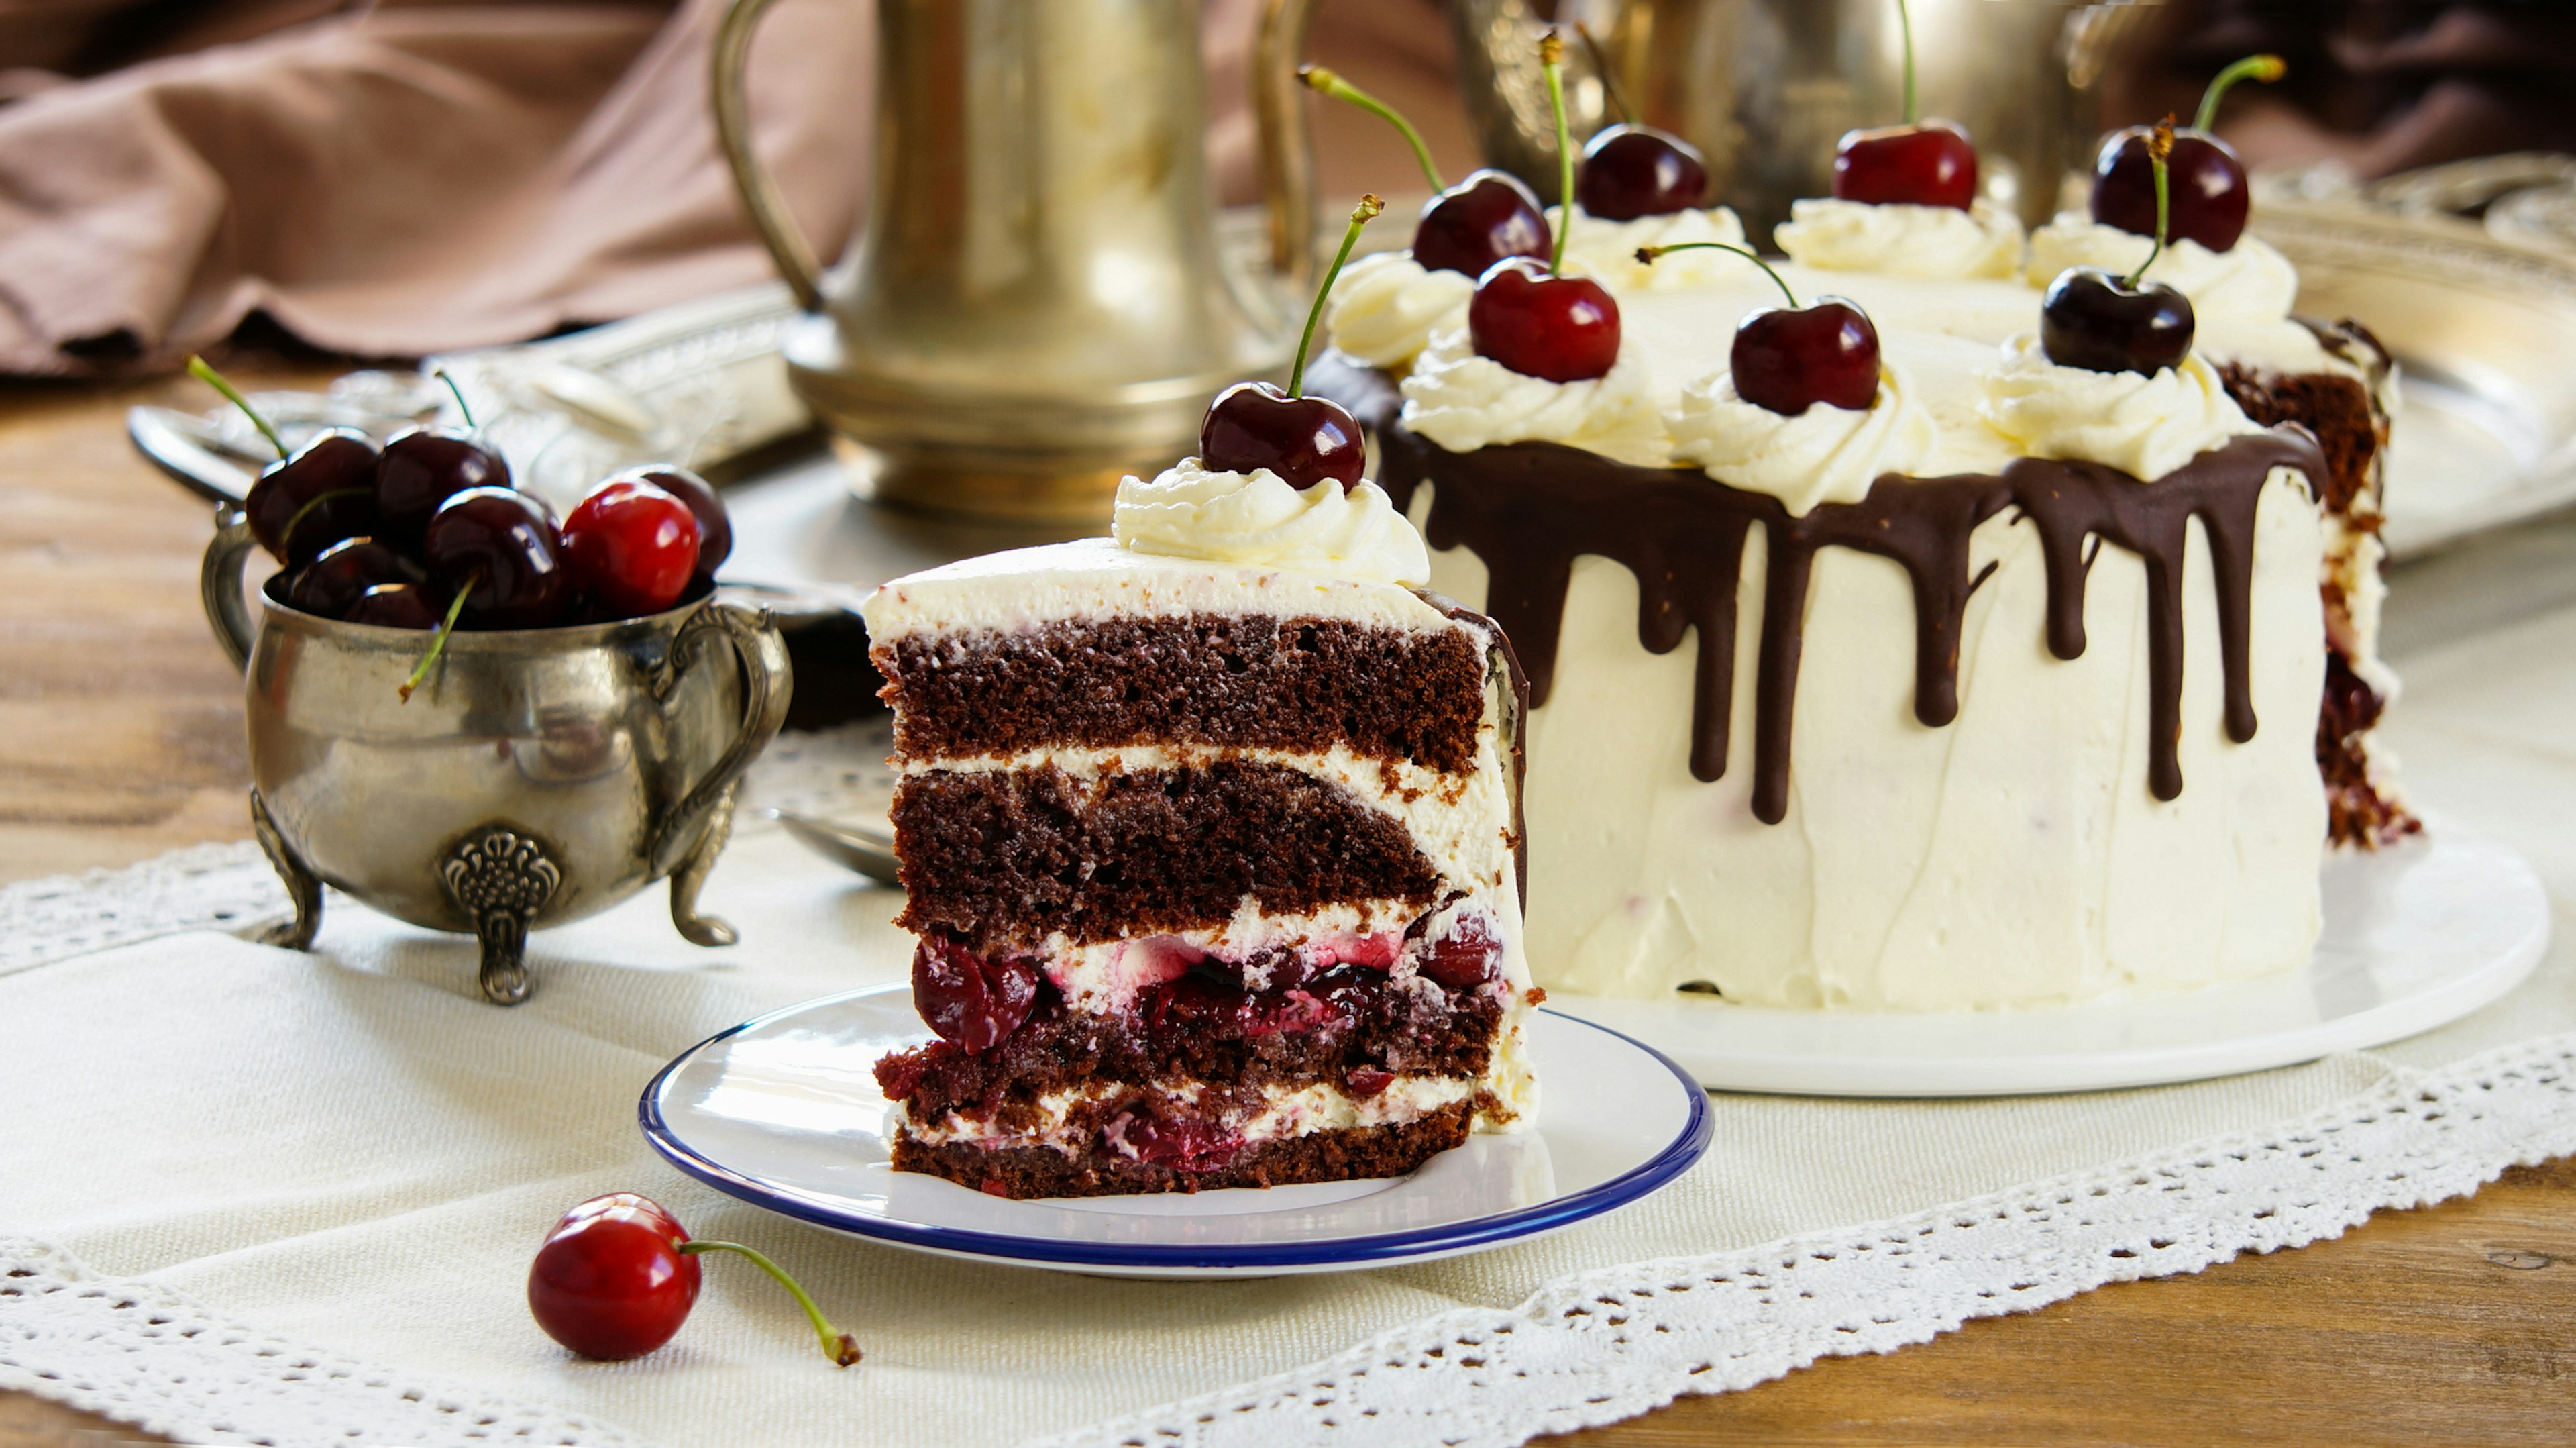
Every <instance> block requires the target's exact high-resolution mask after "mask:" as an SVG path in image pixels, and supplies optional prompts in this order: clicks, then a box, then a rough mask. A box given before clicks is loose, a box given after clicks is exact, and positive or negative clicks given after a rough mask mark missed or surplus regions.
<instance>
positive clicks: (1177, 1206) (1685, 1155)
mask: <svg viewBox="0 0 2576 1448" xmlns="http://www.w3.org/2000/svg"><path fill="white" fill-rule="evenodd" d="M1527 1031H1528V1035H1527V1040H1528V1044H1529V1053H1530V1063H1531V1066H1532V1067H1533V1069H1535V1070H1536V1072H1537V1073H1538V1077H1539V1089H1540V1102H1539V1109H1538V1113H1537V1120H1536V1123H1535V1125H1534V1126H1532V1127H1531V1128H1530V1129H1528V1130H1524V1131H1513V1132H1505V1133H1501V1134H1497V1135H1487V1136H1473V1137H1470V1138H1468V1140H1467V1143H1466V1144H1465V1145H1464V1146H1460V1147H1458V1148H1456V1149H1454V1150H1451V1151H1445V1152H1442V1153H1441V1154H1440V1155H1438V1156H1436V1157H1433V1158H1432V1159H1431V1160H1430V1161H1428V1162H1426V1163H1424V1164H1423V1166H1422V1167H1421V1168H1420V1169H1418V1170H1416V1171H1414V1172H1413V1173H1411V1174H1410V1175H1407V1176H1401V1177H1385V1178H1378V1179H1374V1180H1369V1181H1351V1182H1318V1183H1312V1184H1308V1185H1300V1186H1284V1187H1269V1188H1259V1189H1255V1188H1241V1187H1238V1188H1230V1189H1226V1190H1222V1191H1207V1192H1200V1193H1197V1194H1196V1195H1186V1194H1184V1195H1172V1196H1127V1197H1087V1198H1060V1199H1055V1200H1047V1201H1009V1200H1006V1199H1003V1198H999V1197H991V1196H986V1195H985V1194H984V1193H982V1192H979V1191H975V1190H973V1189H972V1188H968V1187H962V1186H959V1185H957V1184H956V1183H954V1182H950V1181H946V1180H943V1179H941V1178H938V1177H933V1176H923V1175H920V1174H918V1173H913V1172H899V1171H896V1170H894V1168H893V1167H892V1166H891V1165H890V1164H889V1162H888V1157H887V1146H888V1143H887V1139H886V1115H887V1105H888V1103H887V1101H886V1099H885V1096H884V1094H883V1093H882V1092H881V1091H879V1090H878V1089H877V1082H876V1077H875V1075H874V1071H873V1068H874V1067H875V1065H876V1063H877V1060H878V1058H880V1057H882V1056H884V1055H885V1054H886V1053H888V1052H890V1051H894V1050H899V1049H902V1048H903V1047H906V1046H915V1045H919V1044H921V1043H922V1042H924V1041H926V1040H929V1039H930V1032H929V1030H928V1029H927V1028H926V1027H924V1026H923V1025H922V1023H921V1017H920V1015H919V1014H918V1013H916V1012H915V1011H914V1010H913V1005H912V990H911V988H910V987H908V986H900V985H898V986H880V987H877V988H875V989H872V990H864V991H855V992H852V993H851V994H848V995H838V996H828V997H825V998H824V999H822V1000H816V1001H808V1002H806V1003H804V1004H803V1005H797V1006H790V1007H788V1008H787V1009H785V1010H783V1011H778V1012H775V1013H773V1014H770V1015H766V1016H763V1017H761V1018H760V1019H758V1020H754V1021H748V1022H745V1023H744V1024H742V1025H739V1026H736V1027H734V1028H733V1029H732V1030H729V1031H726V1032H725V1033H723V1034H722V1035H719V1036H716V1037H714V1038H713V1039H710V1040H707V1041H704V1042H701V1043H700V1044H698V1045H696V1046H693V1047H691V1048H690V1049H689V1050H687V1051H686V1052H683V1053H682V1054H681V1055H680V1057H679V1059H677V1060H675V1061H673V1062H672V1063H671V1064H670V1065H668V1066H666V1067H664V1068H663V1070H662V1072H661V1074H660V1075H658V1076H656V1077H654V1079H653V1084H652V1085H651V1086H649V1087H647V1088H645V1091H644V1098H643V1101H642V1102H641V1104H640V1107H639V1113H638V1114H639V1115H640V1117H641V1119H642V1125H643V1129H644V1138H645V1140H646V1141H648V1142H649V1143H651V1145H652V1147H653V1149H654V1150H656V1151H658V1152H660V1153H661V1154H662V1155H663V1156H664V1157H665V1158H667V1159H669V1161H670V1162H671V1164H672V1165H673V1166H676V1167H678V1168H679V1169H680V1170H681V1171H684V1172H686V1173H688V1174H689V1175H690V1176H693V1177H696V1178H697V1179H698V1180H700V1181H702V1182H705V1183H707V1184H708V1185H710V1186H712V1187H714V1188H716V1189H717V1190H718V1191H721V1192H726V1193H729V1194H731V1195H733V1196H736V1197H739V1198H741V1199H742V1200H744V1201H747V1202H750V1203H752V1204H753V1205H755V1206H760V1207H766V1208H768V1209H769V1210H771V1211H774V1212H778V1213H780V1214H782V1215H784V1216H789V1217H793V1218H795V1219H797V1220H798V1221H803V1222H810V1223H813V1224H814V1225H816V1226H819V1227H827V1228H830V1229H831V1230H833V1231H836V1232H843V1233H847V1234H849V1235H851V1236H855V1237H863V1238H866V1239H868V1240H870V1241H875V1242H882V1243H884V1244H886V1245H888V1246H894V1247H905V1248H910V1249H911V1250H913V1251H917V1252H927V1253H930V1254H932V1255H934V1256H943V1257H963V1258H967V1259H970V1260H974V1261H981V1262H994V1263H1000V1264H1003V1265H1008V1266H1019V1267H1042V1268H1051V1269H1054V1270H1057V1271H1065V1272H1083V1273H1089V1274H1092V1275H1094V1276H1104V1277H1274V1276H1284V1275H1287V1274H1291V1273H1311V1272H1347V1271H1352V1270H1354V1269H1358V1268H1364V1267H1392V1266H1395V1265H1397V1264H1400V1263H1406V1262H1428V1261H1433V1260H1436V1259H1438V1258H1442V1257H1455V1256H1458V1255H1461V1254H1463V1253H1468V1252H1481V1251H1484V1250H1485V1249H1487V1248H1491V1247H1500V1246H1503V1245H1505V1244H1506V1243H1511V1242H1521V1241H1527V1240H1529V1239H1530V1238H1533V1237H1540V1236H1545V1235H1546V1234H1548V1233H1550V1232H1555V1231H1561V1230H1563V1229H1564V1228H1567V1227H1570V1226H1573V1225H1574V1224H1575V1223H1577V1222H1581V1221H1585V1220H1588V1219H1590V1218H1592V1217H1596V1216H1599V1215H1601V1214H1602V1213H1604V1212H1608V1211H1613V1210H1615V1209H1617V1208H1619V1207H1623V1206H1626V1205H1628V1204H1629V1203H1631V1202H1634V1201H1636V1200H1638V1199H1639V1198H1641V1197H1644V1196H1646V1195H1647V1194H1649V1193H1651V1192H1653V1191H1655V1190H1657V1189H1658V1188H1660V1187H1663V1186H1665V1185H1666V1184H1668V1183H1670V1182H1671V1181H1672V1180H1673V1179H1674V1178H1676V1177H1678V1176H1680V1175H1681V1174H1682V1173H1683V1172H1685V1171H1687V1170H1689V1169H1690V1166H1691V1164H1692V1163H1693V1162H1696V1161H1697V1160H1699V1158H1700V1156H1701V1154H1702V1153H1704V1152H1706V1151H1707V1150H1708V1144H1709V1139H1710V1137H1711V1135H1712V1133H1713V1131H1714V1121H1715V1118H1714V1117H1713V1116H1712V1115H1711V1114H1710V1112H1709V1107H1708V1098H1707V1097H1706V1096H1705V1095H1703V1094H1701V1092H1700V1089H1699V1087H1698V1086H1696V1085H1695V1084H1693V1083H1692V1081H1691V1078H1690V1076H1689V1075H1688V1074H1687V1073H1685V1072H1684V1071H1683V1070H1682V1068H1681V1067H1680V1066H1678V1065H1676V1064H1674V1063H1673V1062H1672V1061H1670V1060H1667V1059H1666V1058H1664V1057H1663V1056H1661V1055H1658V1054H1657V1053H1656V1052H1654V1051H1653V1050H1651V1049H1649V1048H1647V1047H1645V1046H1641V1045H1639V1044H1638V1043H1637V1042H1635V1041H1632V1040H1629V1039H1628V1038H1626V1037H1624V1036H1622V1035H1620V1034H1618V1033H1617V1032H1616V1031H1612V1030H1609V1029H1607V1028H1604V1027H1601V1026H1596V1025H1591V1024H1588V1023H1586V1022H1583V1021H1578V1020H1575V1019H1573V1018H1571V1017H1568V1016H1563V1015H1558V1014H1555V1013H1553V1012H1550V1011H1544V1010H1542V1011H1538V1012H1536V1013H1534V1014H1533V1015H1532V1016H1531V1018H1530V1022H1529V1025H1528V1027H1527Z"/></svg>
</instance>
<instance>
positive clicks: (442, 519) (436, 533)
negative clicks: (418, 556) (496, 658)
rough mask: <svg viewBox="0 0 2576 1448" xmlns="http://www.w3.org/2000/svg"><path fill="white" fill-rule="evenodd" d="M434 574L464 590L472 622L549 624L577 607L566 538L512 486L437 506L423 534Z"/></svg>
mask: <svg viewBox="0 0 2576 1448" xmlns="http://www.w3.org/2000/svg"><path fill="white" fill-rule="evenodd" d="M421 552H422V554H423V556H424V557H426V558H427V559H428V562H429V571H430V574H431V576H432V577H434V578H436V579H438V580H439V581H440V582H442V583H444V584H446V585H447V586H448V587H450V588H457V589H464V590H466V598H465V614H464V620H463V621H464V622H465V623H466V624H468V625H470V626H471V627H474V628H484V629H513V628H546V627H550V626H551V625H553V624H555V623H557V622H559V621H560V620H561V619H562V618H563V616H564V614H565V612H566V611H567V610H568V609H569V608H570V607H571V606H572V603H573V601H574V598H573V595H574V592H575V585H574V582H573V573H572V568H571V566H570V564H569V563H568V562H567V561H566V560H565V558H564V553H563V536H562V534H561V533H559V532H558V531H557V530H556V528H555V520H554V515H553V514H551V513H549V512H547V511H546V505H545V504H543V503H541V502H538V501H537V500H536V499H534V498H531V497H529V496H528V495H527V494H525V493H519V492H513V491H511V490H510V489H508V488H468V489H466V490H465V491H464V492H461V493H458V494H456V495H455V496H454V497H451V498H449V499H448V500H447V501H446V502H444V503H441V504H439V505H438V511H437V512H435V513H433V514H431V515H430V519H429V528H428V530H427V531H426V532H425V533H424V534H423V535H422V538H421Z"/></svg>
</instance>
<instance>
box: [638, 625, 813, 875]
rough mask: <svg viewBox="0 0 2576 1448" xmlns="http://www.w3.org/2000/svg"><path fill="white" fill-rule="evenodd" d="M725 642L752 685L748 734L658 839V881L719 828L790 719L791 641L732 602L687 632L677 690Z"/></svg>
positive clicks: (681, 639) (676, 663) (677, 649)
mask: <svg viewBox="0 0 2576 1448" xmlns="http://www.w3.org/2000/svg"><path fill="white" fill-rule="evenodd" d="M718 640H721V641H722V642H723V643H724V644H725V645H726V649H725V652H726V653H727V654H730V655H731V656H732V657H731V658H730V659H724V660H722V662H723V663H724V664H725V665H730V664H731V663H732V662H733V661H734V660H739V661H740V662H741V664H742V672H743V680H744V684H745V688H744V692H743V701H742V728H741V729H740V730H739V731H738V732H736V733H735V735H734V738H733V742H732V743H731V744H728V745H726V746H725V752H724V753H723V754H722V755H721V756H719V757H718V758H717V760H716V762H715V767H714V768H713V769H710V770H708V771H707V776H706V778H704V779H702V780H699V781H698V782H697V784H696V785H695V786H693V787H692V788H691V789H690V790H689V792H688V794H687V795H685V796H684V797H682V799H681V800H680V803H679V807H678V808H676V809H674V810H672V811H671V813H670V814H669V816H668V817H666V818H665V819H664V820H663V821H662V826H661V829H660V831H659V832H658V833H657V834H655V836H654V837H653V876H654V878H656V879H659V878H661V877H662V876H664V875H667V874H669V873H670V872H671V870H672V869H673V868H674V867H675V866H677V865H678V864H679V863H680V862H681V859H682V857H684V856H686V855H687V854H688V853H689V852H690V851H691V850H692V849H693V848H694V847H695V846H696V845H697V843H698V839H699V837H700V836H701V835H703V834H705V833H706V832H707V830H708V828H709V826H710V824H711V823H712V820H711V816H713V815H714V813H715V812H716V807H717V805H718V804H719V803H722V802H725V801H727V800H729V799H730V797H731V794H732V790H733V787H734V784H735V782H736V781H737V780H739V779H741V778H742V772H743V771H744V770H746V769H749V768H750V767H751V761H752V760H753V759H755V758H757V757H758V756H759V754H760V751H761V750H763V749H766V748H768V747H769V741H770V739H771V738H772V737H773V736H775V735H776V734H777V733H778V726H779V724H780V723H781V722H783V721H784V720H785V719H786V718H787V698H788V695H789V694H790V693H791V692H793V690H794V688H795V674H794V671H793V670H792V669H791V668H790V667H789V665H788V662H787V641H786V640H785V639H784V638H781V637H780V636H779V633H778V625H777V623H776V621H774V620H773V619H771V618H770V616H769V610H768V609H765V608H747V607H745V606H744V605H742V604H739V603H735V602H734V601H733V600H731V599H726V598H711V599H708V600H707V602H706V604H705V606H703V607H701V608H700V609H699V610H698V611H697V612H696V613H693V614H691V615H689V619H688V621H687V622H686V623H683V624H681V625H680V632H679V636H678V637H677V638H674V639H673V640H672V641H671V672H670V675H669V678H670V680H671V687H672V688H673V689H676V688H677V687H678V685H679V680H680V678H681V677H682V676H683V675H684V674H686V673H687V672H688V671H689V670H691V669H695V668H698V667H701V666H702V665H704V664H705V663H706V662H707V659H708V651H707V645H708V644H709V643H711V642H715V641H718Z"/></svg>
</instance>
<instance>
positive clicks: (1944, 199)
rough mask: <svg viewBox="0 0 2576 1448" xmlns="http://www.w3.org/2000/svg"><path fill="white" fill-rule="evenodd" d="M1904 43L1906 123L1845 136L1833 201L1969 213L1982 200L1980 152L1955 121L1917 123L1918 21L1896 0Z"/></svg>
mask: <svg viewBox="0 0 2576 1448" xmlns="http://www.w3.org/2000/svg"><path fill="white" fill-rule="evenodd" d="M1896 23H1897V30H1898V33H1899V34H1901V35H1902V36H1903V37H1904V42H1905V110H1904V115H1905V120H1904V123H1903V124H1901V125H1894V126H1881V127H1879V128H1877V129H1875V130H1854V131H1846V132H1844V133H1843V138H1842V139H1841V140H1840V141H1838V142H1836V143H1835V145H1834V198H1835V199H1836V200H1838V201H1860V202H1866V203H1868V204H1871V205H1875V206H1885V205H1891V204H1896V205H1910V206H1947V207H1950V208H1952V209H1954V210H1958V211H1965V210H1967V209H1968V208H1969V206H1970V205H1971V204H1972V203H1974V202H1975V201H1976V199H1977V147H1976V143H1975V142H1973V141H1971V140H1969V139H1968V132H1967V130H1966V128H1965V127H1962V126H1960V125H1959V124H1958V123H1957V122H1955V121H1940V120H1932V121H1925V120H1917V119H1916V118H1915V108H1914V20H1913V17H1912V16H1910V15H1908V14H1907V13H1906V9H1905V0H1896Z"/></svg>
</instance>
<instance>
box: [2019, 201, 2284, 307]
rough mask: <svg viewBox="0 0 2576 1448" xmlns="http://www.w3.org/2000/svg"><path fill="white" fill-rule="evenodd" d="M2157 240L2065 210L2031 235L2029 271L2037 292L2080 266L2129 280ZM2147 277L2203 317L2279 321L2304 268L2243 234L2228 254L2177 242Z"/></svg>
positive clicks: (2186, 241) (2185, 241) (2027, 274)
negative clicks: (2176, 294) (2181, 297)
mask: <svg viewBox="0 0 2576 1448" xmlns="http://www.w3.org/2000/svg"><path fill="white" fill-rule="evenodd" d="M2155 244H2156V242H2155V238H2154V237H2151V236H2140V235H2138V234H2137V233H2135V232H2129V231H2122V230H2121V229H2119V228H2118V227H2116V226H2104V225H2102V224H2101V223H2100V222H2097V221H2093V220H2091V219H2090V218H2088V217H2086V216H2085V215H2084V213H2082V212H2080V211H2062V212H2059V213H2058V215H2057V219H2056V220H2054V221H2052V222H2050V223H2049V224H2047V225H2046V226H2043V227H2041V228H2040V229H2039V230H2037V231H2035V232H2032V233H2031V237H2030V265H2029V267H2028V268H2027V269H2026V270H2025V271H2024V272H2023V275H2024V277H2025V278H2027V279H2028V280H2029V282H2030V284H2031V285H2032V286H2035V287H2045V286H2047V285H2048V284H2049V283H2051V282H2053V281H2056V280H2057V275H2058V273H2060V272H2062V271H2064V270H2066V269H2067V268H2068V267H2072V266H2095V267H2100V268H2101V269H2102V270H2104V271H2107V272H2110V273H2111V274H2113V275H2114V276H2127V275H2128V274H2129V273H2130V272H2131V271H2133V270H2135V269H2136V268H2137V265H2138V263H2140V262H2142V261H2145V260H2146V259H2147V253H2148V252H2149V251H2150V250H2152V249H2153V248H2154V247H2155ZM2146 279H2147V280H2148V281H2151V282H2163V283H2164V284H2165V285H2166V286H2169V287H2171V288H2173V289H2174V290H2175V291H2178V292H2180V293H2182V294H2183V295H2184V296H2186V297H2189V298H2191V308H2192V311H2193V312H2195V313H2197V314H2200V315H2203V316H2227V317H2234V318H2242V319H2246V320H2260V321H2267V322H2268V321H2278V320H2279V319H2281V318H2283V317H2286V316H2288V315H2289V314H2290V303H2291V302H2293V301H2295V300H2296V299H2297V298H2298V295H2299V272H2298V268H2296V267H2294V266H2292V265H2291V264H2290V259H2289V258H2288V257H2286V256H2283V255H2281V253H2280V250H2279V248H2277V247H2274V246H2273V245H2272V244H2271V243H2269V242H2266V241H2262V240H2260V239H2258V238H2255V237H2252V236H2240V237H2238V238H2237V239H2236V244H2235V245H2234V246H2231V247H2229V248H2228V249H2227V250H2225V251H2211V250H2210V249H2209V248H2208V247H2205V246H2203V245H2201V244H2200V243H2199V242H2196V241H2193V240H2192V239H2191V238H2189V237H2183V238H2180V239H2178V240H2175V241H2172V242H2169V243H2167V244H2166V246H2165V250H2164V255H2162V256H2159V257H2157V258H2156V264H2155V265H2153V266H2151V267H2148V268H2147V275H2146Z"/></svg>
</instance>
